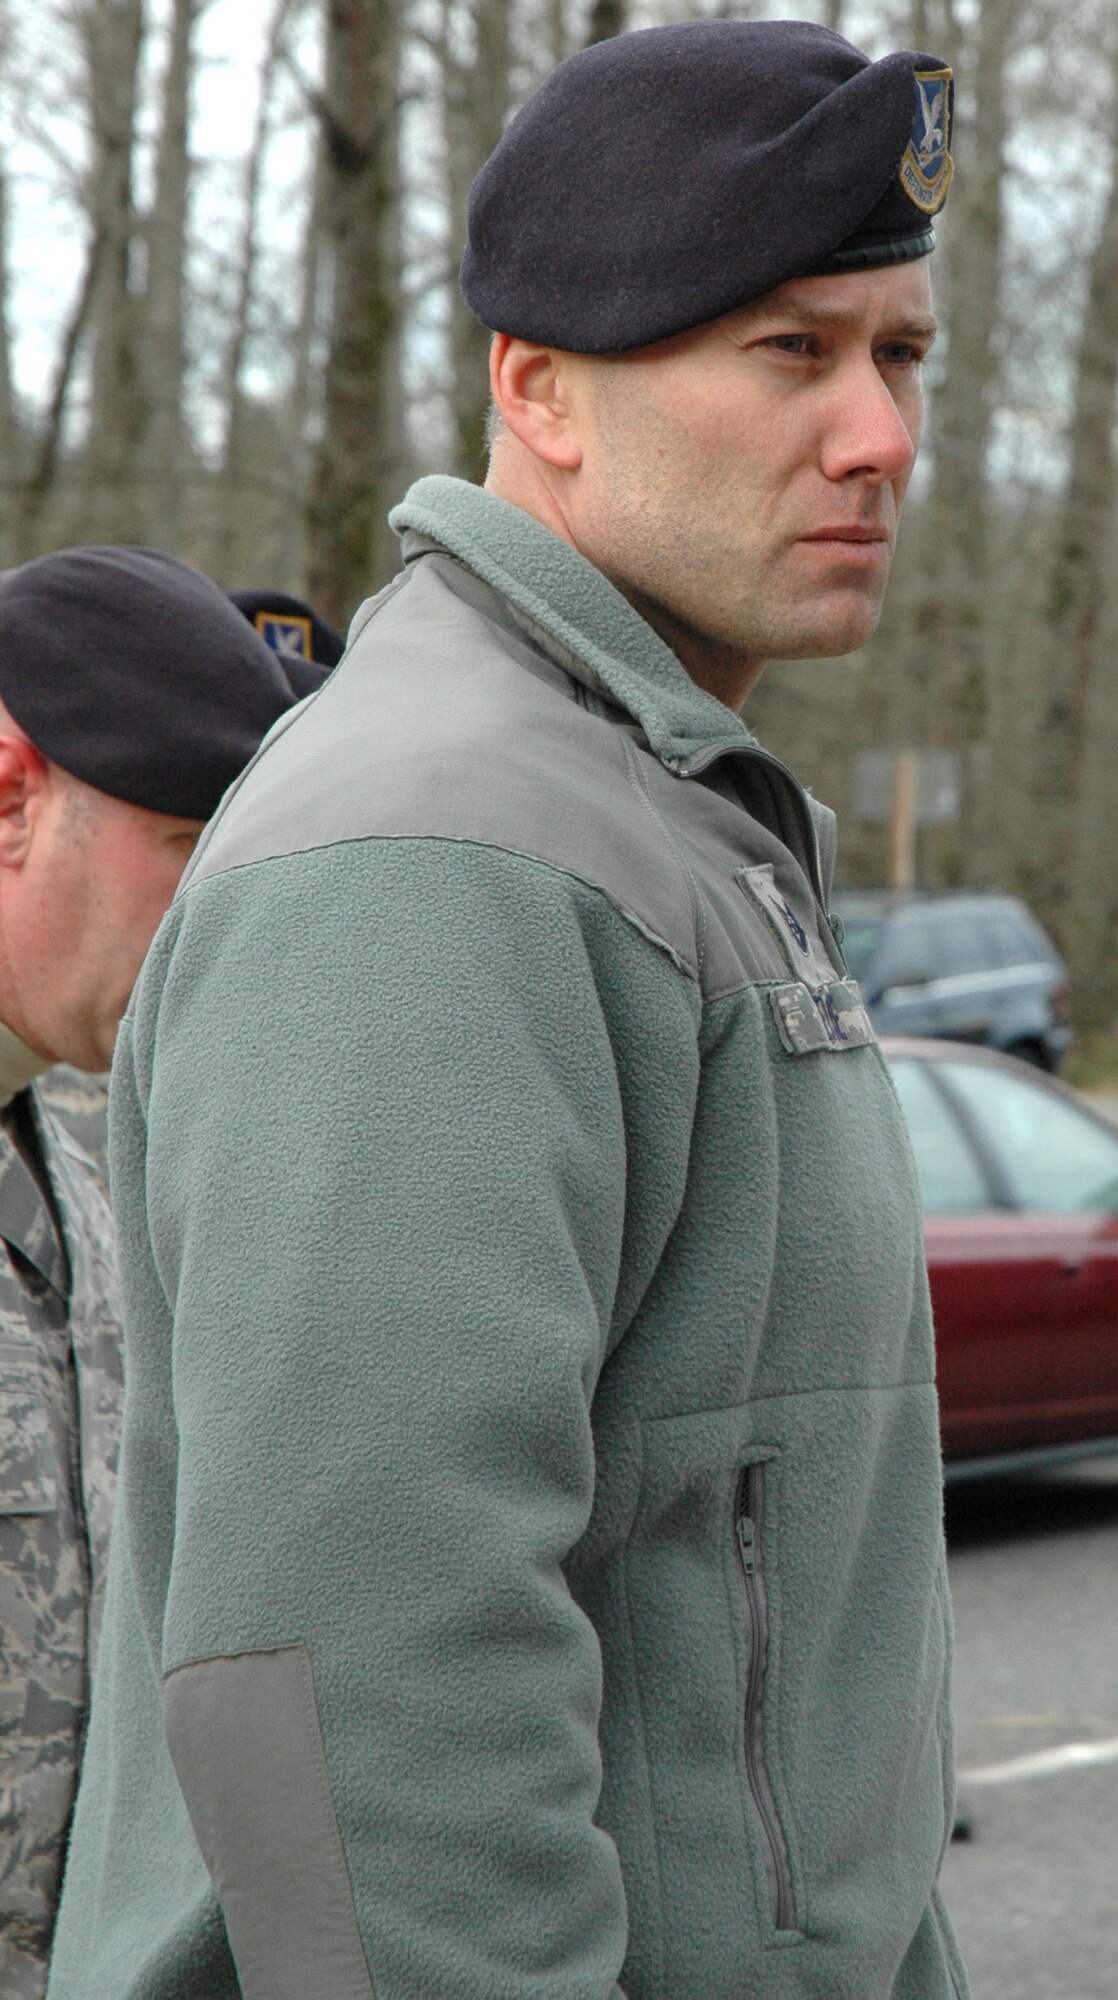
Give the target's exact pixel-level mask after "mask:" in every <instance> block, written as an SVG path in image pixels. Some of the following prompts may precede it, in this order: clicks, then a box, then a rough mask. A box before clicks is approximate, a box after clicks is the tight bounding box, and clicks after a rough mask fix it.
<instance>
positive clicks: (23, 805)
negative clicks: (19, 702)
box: [0, 732, 49, 868]
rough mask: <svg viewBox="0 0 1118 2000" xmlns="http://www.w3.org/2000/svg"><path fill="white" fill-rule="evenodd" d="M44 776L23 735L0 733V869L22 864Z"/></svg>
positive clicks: (41, 763) (36, 754)
mask: <svg viewBox="0 0 1118 2000" xmlns="http://www.w3.org/2000/svg"><path fill="white" fill-rule="evenodd" d="M48 776H49V770H48V765H47V760H46V758H45V757H43V756H41V755H40V753H39V751H38V750H36V748H35V745H34V744H33V743H29V742H28V740H27V738H26V736H16V735H14V734H11V735H9V734H8V733H7V732H3V733H0V868H21V867H22V866H23V863H24V860H25V859H26V855H27V849H28V847H29V845H30V842H31V833H32V829H33V827H34V823H35V819H36V817H37V807H38V804H39V801H40V799H41V798H42V795H43V792H44V790H45V787H46V783H47V779H48Z"/></svg>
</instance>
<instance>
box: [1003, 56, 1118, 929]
mask: <svg viewBox="0 0 1118 2000" xmlns="http://www.w3.org/2000/svg"><path fill="white" fill-rule="evenodd" d="M1116 398H1118V64H1116V65H1115V99H1114V119H1113V132H1112V135H1111V170H1110V186H1109V191H1108V195H1107V201H1106V207H1105V211H1104V215H1103V222H1102V228H1101V230H1100V232H1099V237H1098V241H1097V244H1096V247H1095V251H1094V254H1093V256H1092V259H1091V265H1090V277H1089V283H1088V290H1087V305H1086V312H1085V316H1084V320H1083V329H1082V335H1081V339H1080V344H1079V350H1078V356H1077V364H1076V376H1075V399H1074V405H1073V410H1072V420H1071V427H1070V435H1069V445H1070V471H1069V477H1068V485H1067V492H1066V497H1065V501H1064V508H1063V518H1062V521H1061V524H1060V529H1059V534H1058V539H1057V545H1056V554H1055V560H1054V563H1053V567H1052V573H1051V578H1050V582H1049V590H1048V604H1047V617H1046V619H1045V636H1046V641H1047V651H1048V660H1047V677H1046V678H1047V701H1046V705H1045V709H1044V714H1043V723H1042V733H1041V744H1040V757H1039V760H1038V773H1037V791H1036V797H1035V813H1034V842H1035V845H1034V852H1035V855H1036V860H1035V862H1034V863H1033V865H1032V866H1031V868H1030V867H1027V868H1026V874H1027V876H1028V878H1029V887H1030V889H1031V891H1032V894H1033V897H1034V900H1035V902H1036V904H1037V906H1038V908H1039V909H1040V910H1041V912H1042V914H1043V915H1044V916H1045V917H1046V919H1047V921H1048V922H1049V924H1050V925H1051V927H1052V929H1053V930H1054V931H1055V933H1056V936H1057V938H1058V939H1059V940H1060V942H1061V943H1062V944H1064V946H1065V948H1067V949H1068V950H1069V951H1070V953H1071V955H1072V957H1073V958H1074V957H1075V955H1076V944H1077V939H1076V935H1075V924H1074V922H1073V921H1072V916H1071V894H1072V889H1073V883H1074V877H1075V872H1076V862H1077V854H1076V844H1077V843H1076V833H1077V824H1078V819H1079V811H1080V806H1081V798H1082V780H1083V771H1084V761H1085V758H1086V755H1087V750H1088V737H1089V728H1090V714H1091V705H1092V699H1093V696H1094V694H1095V692H1096V690H1097V687H1098V684H1099V682H1100V681H1101V679H1102V678H1103V676H1104V675H1105V674H1106V673H1107V672H1108V670H1109V668H1110V658H1109V648H1108V646H1107V644H1106V642H1105V637H1104V633H1103V614H1104V609H1105V604H1106V597H1107V588H1108V569H1109V564H1108V558H1109V555H1110V551H1111V546H1112V536H1113V526H1114V505H1115V497H1116V491H1118V484H1116V468H1115V456H1114V442H1113V439H1114V417H1115V401H1116ZM1097 832H1098V830H1097V829H1096V830H1095V838H1097ZM1112 846H1113V843H1112V842H1111V841H1109V839H1108V840H1107V847H1108V849H1110V848H1112Z"/></svg>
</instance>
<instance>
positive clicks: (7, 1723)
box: [0, 1089, 122, 2000]
mask: <svg viewBox="0 0 1118 2000" xmlns="http://www.w3.org/2000/svg"><path fill="white" fill-rule="evenodd" d="M13 1131H15V1132H17V1133H18V1136H19V1139H20V1149H17V1147H16V1145H15V1144H14V1143H13V1137H12V1133H13ZM29 1151H30V1152H31V1153H35V1152H36V1151H37V1153H38V1156H39V1158H40V1159H41V1160H42V1161H43V1162H44V1164H45V1167H46V1170H47V1171H48V1172H49V1177H50V1185H51V1190H52V1193H53V1196H54V1203H55V1207H56V1210H57V1215H58V1220H59V1222H60V1224H61V1236H60V1232H59V1229H58V1227H57V1226H56V1222H55V1218H54V1216H53V1215H52V1213H51V1209H50V1206H49V1204H48V1202H47V1201H46V1199H45V1198H44V1195H43V1193H42V1190H41V1189H40V1187H39V1185H38V1182H37V1180H36V1178H35V1175H34V1174H33V1173H32V1172H31V1170H30V1169H29V1167H28V1166H27V1164H26V1160H25V1158H24V1157H23V1155H24V1154H25V1153H27V1152H29ZM0 1238H2V1239H3V1241H2V1243H0V1995H2V1996H3V2000H39V1996H40V1995H41V1994H42V1993H43V1992H44V1991H45V1989H46V1966H47V1958H48V1954H49V1949H50V1938H51V1931H52V1929H53V1924H54V1911H55V1904H56V1900H57V1896H58V1888H59V1878H60V1874H61V1867H62V1859H63V1854H64V1848H65V1840H66V1833H67V1827H68V1823H69V1817H70V1809H71V1805H72V1801H73V1795H74V1789H75V1784H76V1777H77V1768H78V1762H79V1758H80V1754H81V1747H82V1739H83V1734H84V1727H85V1709H86V1690H87V1685H88V1674H89V1664H90V1661H91V1658H92V1653H93V1650H94V1647H95V1643H96V1635H97V1628H98V1624H99V1618H100V1608H101V1598H102V1595H103V1591H104V1575H105V1559H106V1555H107V1549H108V1535H109V1522H110V1515H111V1509H112V1502H113V1488H114V1483H115V1471H116V1451H117V1438H118V1433H119V1427H120V1408H121V1394H122V1372H121V1352H120V1325H119V1317H118V1305H117V1290H116V1272H115V1262H114V1245H113V1230H112V1222H111V1219H110V1216H109V1211H108V1207H107V1205H106V1202H105V1200H104V1197H103V1195H102V1194H101V1191H100V1189H99V1187H98V1185H97V1182H96V1179H95V1176H94V1173H93V1170H92V1168H91V1166H90V1163H89V1162H88V1161H87V1160H86V1158H85V1156H84V1154H83V1153H82V1152H81V1150H80V1149H79V1147H78V1146H77V1145H76V1144H75V1142H74V1140H73V1139H72V1138H71V1137H70V1135H69V1134H68V1133H67V1132H66V1131H64V1129H63V1128H62V1127H61V1126H60V1125H59V1124H58V1123H57V1122H56V1121H55V1120H54V1118H52V1117H51V1116H50V1114H49V1113H48V1112H46V1110H45V1109H44V1107H43V1105H42V1102H41V1100H40V1099H39V1097H38V1095H37V1092H36V1091H35V1090H34V1089H32V1090H28V1091H24V1092H21V1093H20V1095H19V1096H18V1097H17V1098H16V1099H15V1100H13V1104H12V1105H11V1106H9V1107H8V1109H7V1110H6V1111H5V1113H4V1129H3V1130H0Z"/></svg>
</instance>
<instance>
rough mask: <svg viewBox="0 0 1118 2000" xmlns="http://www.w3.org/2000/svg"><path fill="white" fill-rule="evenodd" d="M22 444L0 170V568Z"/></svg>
mask: <svg viewBox="0 0 1118 2000" xmlns="http://www.w3.org/2000/svg"><path fill="white" fill-rule="evenodd" d="M22 445H23V440H22V437H21V435H20V426H19V422H18V419H17V416H16V403H15V391H14V388H13V384H12V341H11V326H10V315H9V308H8V181H7V175H6V174H5V172H4V170H3V167H0V566H3V567H7V566H8V565H10V564H12V563H14V562H15V561H16V560H17V553H16V550H17V544H16V516H17V512H18V506H19V489H20V473H21V459H22Z"/></svg>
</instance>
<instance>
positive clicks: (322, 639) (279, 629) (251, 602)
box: [229, 590, 345, 667]
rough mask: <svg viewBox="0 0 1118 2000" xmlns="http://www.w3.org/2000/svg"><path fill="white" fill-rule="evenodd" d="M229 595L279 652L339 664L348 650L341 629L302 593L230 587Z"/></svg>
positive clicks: (326, 664) (323, 665)
mask: <svg viewBox="0 0 1118 2000" xmlns="http://www.w3.org/2000/svg"><path fill="white" fill-rule="evenodd" d="M229 596H230V598H231V600H232V602H233V603H234V604H235V605H236V607H237V609H238V611H243V612H244V615H245V617H246V618H247V619H248V621H249V624H250V625H255V627H256V630H257V631H258V632H259V634H260V637H261V638H262V639H263V640H264V641H265V643H266V644H267V645H269V646H272V647H273V648H274V649H275V651H276V652H277V653H294V654H296V655H297V656H298V657H299V658H300V659H302V660H313V661H314V662H315V664H316V665H317V666H320V667H336V666H337V664H338V661H339V660H340V659H341V657H342V654H343V653H344V652H345V640H344V639H343V638H342V635H341V633H340V632H338V631H335V629H334V627H333V625H329V624H327V622H326V619H325V618H320V617H319V615H318V612H317V611H316V610H315V609H314V607H313V605H310V604H304V602H303V599H302V598H301V597H290V596H289V595H288V593H287V592H286V591H285V590H231V591H230V592H229Z"/></svg>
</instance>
